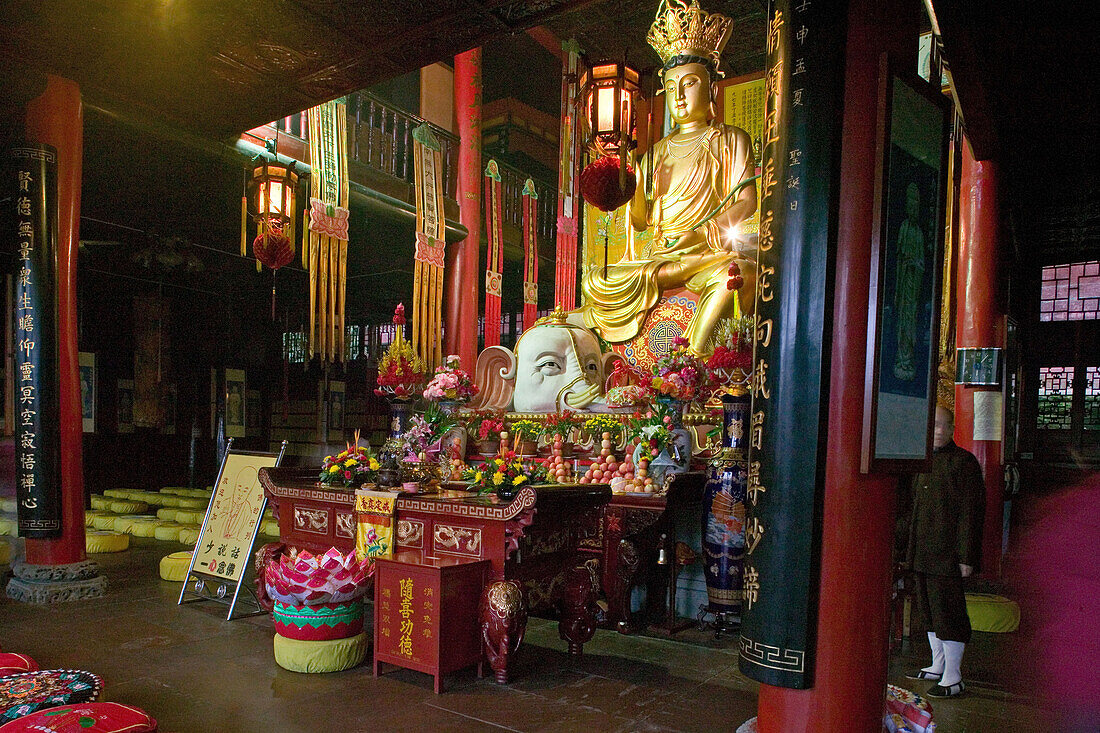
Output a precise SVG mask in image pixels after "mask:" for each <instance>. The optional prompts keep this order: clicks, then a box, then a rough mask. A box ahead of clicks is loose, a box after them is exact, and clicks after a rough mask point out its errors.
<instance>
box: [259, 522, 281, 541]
mask: <svg viewBox="0 0 1100 733" xmlns="http://www.w3.org/2000/svg"><path fill="white" fill-rule="evenodd" d="M260 534H262V535H264V536H265V537H278V536H279V522H278V520H276V519H265V520H263V521H262V522H260Z"/></svg>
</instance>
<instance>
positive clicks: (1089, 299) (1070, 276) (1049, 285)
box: [1039, 260, 1100, 321]
mask: <svg viewBox="0 0 1100 733" xmlns="http://www.w3.org/2000/svg"><path fill="white" fill-rule="evenodd" d="M1098 318H1100V261H1098V260H1093V261H1091V262H1073V263H1070V264H1067V265H1051V266H1050V267H1044V268H1043V284H1042V289H1041V291H1040V295H1039V320H1040V321H1087V320H1096V319H1098Z"/></svg>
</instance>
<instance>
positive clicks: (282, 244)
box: [252, 229, 294, 270]
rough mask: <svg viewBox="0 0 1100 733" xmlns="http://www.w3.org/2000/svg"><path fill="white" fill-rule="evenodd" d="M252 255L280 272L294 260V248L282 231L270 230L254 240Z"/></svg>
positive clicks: (258, 235)
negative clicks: (280, 269)
mask: <svg viewBox="0 0 1100 733" xmlns="http://www.w3.org/2000/svg"><path fill="white" fill-rule="evenodd" d="M252 254H254V255H255V256H256V259H257V260H259V261H260V262H262V263H263V264H264V265H267V266H268V267H270V268H271V269H272V270H278V269H279V268H280V267H283V266H285V265H289V264H290V261H291V260H293V259H294V247H293V245H291V243H290V237H288V236H287V235H285V234H283V230H282V229H269V230H268V231H267V232H266V233H263V232H261V233H260V234H257V235H256V238H255V239H254V240H252Z"/></svg>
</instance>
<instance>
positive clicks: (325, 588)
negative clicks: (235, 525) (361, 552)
mask: <svg viewBox="0 0 1100 733" xmlns="http://www.w3.org/2000/svg"><path fill="white" fill-rule="evenodd" d="M372 575H374V563H373V562H372V561H371V558H365V559H364V560H363V561H362V562H359V561H358V560H356V558H355V553H354V552H351V553H349V554H347V555H344V554H343V553H342V552H340V551H339V550H337V549H336V548H335V547H333V548H330V549H329V550H328V551H327V552H326V553H325V554H324V555H313V554H311V553H309V552H307V551H305V550H303V551H302V552H300V553H298V555H297V557H291V556H290V555H283V556H282V557H281V558H279V562H277V563H276V562H272V563H268V565H267V569H266V570H265V572H264V580H265V583H264V584H265V586H266V588H267V594H268V595H269V596H270V597H271V598H273V599H275V600H277V601H279V602H280V603H285V604H289V605H294V606H316V605H319V604H322V603H346V602H347V601H352V600H355V599H357V598H361V597H363V596H364V595H366V593H367V589H368V588H369V587H370V578H371V576H372Z"/></svg>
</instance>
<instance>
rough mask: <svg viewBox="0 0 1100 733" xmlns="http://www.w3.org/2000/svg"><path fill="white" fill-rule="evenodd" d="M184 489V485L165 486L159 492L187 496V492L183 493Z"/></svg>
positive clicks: (185, 488)
mask: <svg viewBox="0 0 1100 733" xmlns="http://www.w3.org/2000/svg"><path fill="white" fill-rule="evenodd" d="M185 491H187V487H186V486H165V487H163V488H162V489H161V490H160V493H162V494H174V495H176V496H187V494H185V493H183V492H185Z"/></svg>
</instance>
